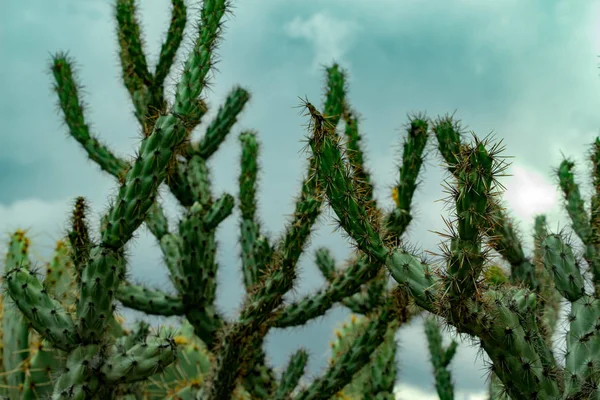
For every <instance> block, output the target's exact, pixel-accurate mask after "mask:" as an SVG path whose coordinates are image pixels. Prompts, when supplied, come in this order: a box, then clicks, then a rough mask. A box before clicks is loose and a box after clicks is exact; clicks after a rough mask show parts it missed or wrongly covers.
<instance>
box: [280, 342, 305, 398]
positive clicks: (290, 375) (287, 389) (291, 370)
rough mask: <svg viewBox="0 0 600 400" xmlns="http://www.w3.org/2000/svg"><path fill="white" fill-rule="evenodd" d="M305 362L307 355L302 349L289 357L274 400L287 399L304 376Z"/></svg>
mask: <svg viewBox="0 0 600 400" xmlns="http://www.w3.org/2000/svg"><path fill="white" fill-rule="evenodd" d="M307 362H308V353H307V352H306V351H305V350H303V349H300V350H298V351H296V352H295V353H294V354H293V355H292V356H291V357H290V361H288V366H287V368H286V369H285V370H284V371H283V373H282V374H281V379H280V380H279V387H278V388H277V391H276V392H275V398H274V400H286V399H288V398H289V396H290V395H291V393H292V391H293V390H294V389H295V388H296V386H298V382H300V378H302V375H304V370H305V369H306V363H307Z"/></svg>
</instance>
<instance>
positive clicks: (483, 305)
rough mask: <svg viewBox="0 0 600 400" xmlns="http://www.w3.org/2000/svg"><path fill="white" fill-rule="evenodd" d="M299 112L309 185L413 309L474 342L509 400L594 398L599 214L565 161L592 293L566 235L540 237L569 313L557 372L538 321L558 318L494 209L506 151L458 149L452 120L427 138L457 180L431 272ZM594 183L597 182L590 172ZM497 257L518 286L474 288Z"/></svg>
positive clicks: (485, 146)
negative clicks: (311, 164) (391, 236)
mask: <svg viewBox="0 0 600 400" xmlns="http://www.w3.org/2000/svg"><path fill="white" fill-rule="evenodd" d="M305 107H306V109H307V110H308V112H309V114H310V116H311V119H312V121H313V135H312V136H311V138H310V147H311V149H312V151H313V157H314V158H313V159H314V160H316V161H317V163H318V167H317V169H316V172H315V178H316V179H318V180H319V182H320V184H321V185H322V188H323V191H324V192H325V194H326V196H327V199H328V202H329V205H330V206H331V207H332V208H333V210H334V212H335V214H336V215H337V217H338V218H339V222H340V225H341V226H342V227H343V228H344V230H345V231H346V232H347V233H348V235H350V237H351V238H352V239H353V240H354V241H356V243H357V246H358V248H359V249H360V250H362V251H364V252H365V253H366V254H368V255H369V256H370V257H372V258H373V259H374V260H376V261H379V262H381V263H384V264H385V265H386V267H387V268H388V269H389V271H390V273H391V274H392V276H393V278H394V279H395V280H396V281H397V282H398V283H399V284H400V285H401V286H402V287H404V288H405V289H406V290H407V292H408V293H410V295H411V297H412V299H413V300H414V301H415V302H416V303H417V304H418V305H419V306H421V307H422V308H424V309H426V310H427V311H429V312H431V313H433V314H436V315H438V316H440V317H442V318H444V320H445V321H446V322H447V323H448V324H450V325H452V326H454V327H455V328H456V329H457V330H458V331H459V332H462V333H467V334H470V335H472V336H473V337H475V338H477V339H479V342H480V345H481V347H482V348H483V350H485V352H486V353H487V355H488V356H489V357H490V359H491V361H492V365H491V368H490V369H491V371H493V373H494V374H495V375H496V376H497V377H498V378H499V380H500V381H501V382H502V384H503V386H504V388H503V389H504V391H505V392H506V393H507V394H508V395H509V396H511V397H512V398H542V399H572V398H596V396H598V395H599V392H598V390H599V389H598V382H599V374H598V371H599V370H598V366H597V364H598V356H599V354H598V347H597V346H598V345H597V342H598V340H599V336H598V333H597V330H596V329H595V326H596V320H597V318H598V316H599V314H598V313H599V312H600V310H599V309H598V307H597V305H598V304H599V302H598V298H597V296H598V295H597V294H596V292H597V291H598V289H597V288H598V279H597V277H596V270H595V268H596V267H595V263H596V259H595V258H594V257H595V251H596V250H595V248H596V244H595V242H594V240H595V239H593V238H594V237H595V236H594V234H593V233H590V232H592V231H594V230H595V229H596V224H597V222H596V209H595V208H593V209H592V212H591V216H589V215H587V212H586V211H585V209H584V206H583V201H582V200H581V197H580V195H579V191H578V187H577V185H576V184H575V182H574V179H573V174H572V171H571V169H572V167H573V163H572V162H571V161H569V160H565V161H563V163H562V164H561V166H560V167H559V169H558V176H559V180H560V184H561V188H562V190H563V193H564V194H565V199H566V206H567V211H569V215H570V217H571V220H572V221H573V225H572V227H573V230H574V231H575V233H576V234H577V235H578V236H579V237H580V239H581V240H582V241H583V243H584V245H585V246H586V251H585V254H584V256H583V258H584V260H586V262H587V263H588V265H590V268H591V272H592V279H593V282H594V285H595V292H594V293H589V292H588V290H587V288H586V287H585V285H584V279H583V275H582V270H581V260H579V259H578V258H576V257H575V255H574V254H573V250H572V245H571V244H570V243H568V241H567V240H566V239H565V235H564V232H559V233H554V234H547V235H546V236H545V237H543V238H542V239H543V240H542V241H541V244H540V249H541V253H542V257H543V261H542V262H543V265H544V267H545V269H546V271H548V273H550V275H551V276H552V277H553V280H554V287H555V290H556V291H558V293H560V295H562V297H563V298H564V299H566V300H568V301H569V302H570V303H571V314H570V321H569V324H570V329H569V333H568V334H567V353H566V357H565V363H566V364H565V367H564V368H563V367H562V366H560V365H559V364H558V363H557V361H556V359H555V356H554V354H553V352H552V348H551V346H550V345H549V344H548V342H547V334H548V332H547V331H545V330H544V326H543V325H542V322H541V321H540V320H543V319H544V318H546V319H548V321H547V325H550V324H549V323H548V322H550V323H551V320H552V319H554V320H555V317H552V315H553V314H554V311H553V310H547V309H545V308H546V307H549V308H551V309H554V307H555V306H554V305H553V304H552V303H553V301H548V300H552V298H555V296H554V295H553V294H550V295H546V299H542V295H541V294H540V291H541V290H542V289H541V285H540V284H539V281H540V279H541V278H542V276H539V275H538V274H537V273H538V272H539V270H537V269H536V268H535V266H534V265H533V263H531V262H530V261H529V260H528V259H526V258H525V257H524V255H523V254H522V250H521V247H520V244H519V243H518V238H517V237H516V235H514V232H513V231H512V228H511V226H510V225H509V224H506V223H505V221H506V219H507V217H506V216H505V215H503V212H502V208H501V206H500V204H499V202H498V201H497V199H496V197H497V194H498V192H497V185H496V183H495V179H496V177H497V176H498V175H499V174H500V173H501V172H502V170H503V169H504V168H505V167H506V165H505V164H504V163H503V162H502V160H501V159H500V158H499V156H498V154H499V152H500V151H501V150H502V149H501V148H500V147H499V145H498V144H495V145H492V144H491V143H490V140H488V139H486V140H479V139H478V138H477V137H476V136H475V135H474V141H473V143H471V144H463V143H460V141H459V140H457V138H456V137H455V138H454V139H453V138H452V137H451V136H452V135H450V134H448V133H453V134H454V135H455V136H459V135H458V132H457V131H458V130H457V129H455V127H454V126H453V124H452V121H451V120H448V119H441V120H439V121H438V122H437V123H436V125H437V126H435V127H434V129H433V130H434V132H436V134H437V135H438V143H439V145H440V150H441V152H442V154H443V155H444V156H445V159H446V162H447V166H448V169H449V171H450V172H451V174H452V176H453V178H454V181H453V182H452V184H449V185H448V189H449V193H450V195H451V196H450V199H449V202H450V203H454V207H455V210H456V211H455V217H456V220H455V221H452V222H449V223H448V226H449V228H450V229H451V232H450V233H449V234H448V235H447V236H448V237H449V238H450V245H444V246H443V260H444V261H445V262H446V268H444V269H442V268H440V269H438V270H434V269H433V268H432V267H431V266H430V265H428V264H427V263H426V262H424V261H422V260H420V259H419V258H418V257H416V256H414V255H413V254H411V253H410V251H408V250H407V249H406V248H403V246H398V245H396V246H393V245H390V243H389V242H387V241H386V240H385V236H384V234H383V232H382V230H381V227H380V226H379V225H378V224H377V223H376V219H374V217H373V214H374V212H373V209H372V207H371V204H370V203H369V202H368V201H365V200H364V199H363V198H362V197H361V194H360V192H358V191H357V188H358V187H359V186H360V182H359V181H358V179H357V178H356V176H355V175H354V173H353V171H351V170H349V169H347V168H344V163H345V162H346V159H347V158H349V157H348V156H346V154H345V151H344V149H343V148H342V147H341V146H340V144H339V140H338V138H337V137H336V135H335V133H334V130H333V129H332V127H331V126H329V125H328V124H327V123H326V119H325V118H324V117H323V116H322V115H321V114H320V113H319V112H318V111H317V109H316V108H315V107H314V106H313V105H312V104H310V103H309V102H305ZM595 146H596V147H595V149H594V152H593V155H592V161H593V162H594V167H596V166H597V165H598V161H597V160H598V159H600V156H598V154H599V150H600V138H599V139H597V141H596V143H595ZM593 173H594V176H595V179H597V178H596V177H597V174H598V170H596V168H594V171H593ZM594 202H595V196H594V197H593V201H592V204H595V203H594ZM374 221H375V222H374ZM502 221H504V223H501V222H502ZM592 226H594V228H592ZM486 237H488V238H490V239H491V240H490V242H491V246H489V245H486V243H485V242H484V238H486ZM494 248H495V249H497V250H498V251H499V252H500V253H501V255H503V257H505V258H506V259H507V261H509V262H510V263H511V267H512V273H513V274H512V276H513V280H514V281H518V282H519V284H518V285H517V284H511V285H506V286H493V287H490V286H489V285H487V284H486V282H485V281H482V280H481V279H480V276H481V274H482V273H483V272H484V267H485V261H486V259H487V257H488V255H489V251H491V249H494ZM545 290H547V289H545ZM538 321H540V322H538Z"/></svg>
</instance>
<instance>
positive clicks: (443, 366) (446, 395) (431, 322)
mask: <svg viewBox="0 0 600 400" xmlns="http://www.w3.org/2000/svg"><path fill="white" fill-rule="evenodd" d="M425 335H427V343H428V346H429V353H430V355H431V364H432V365H433V375H434V376H435V388H436V389H437V393H438V396H439V397H440V400H454V385H453V384H452V380H451V375H450V371H449V369H448V365H449V364H450V362H451V361H452V358H453V357H454V354H455V353H456V348H457V347H458V343H456V342H455V341H452V342H451V343H450V345H449V346H448V347H446V348H444V347H443V346H442V334H441V333H440V328H439V325H438V323H437V321H436V320H435V319H434V318H432V317H429V318H427V319H426V320H425Z"/></svg>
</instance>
